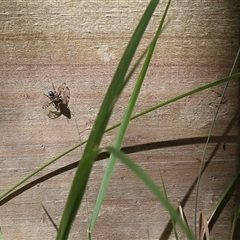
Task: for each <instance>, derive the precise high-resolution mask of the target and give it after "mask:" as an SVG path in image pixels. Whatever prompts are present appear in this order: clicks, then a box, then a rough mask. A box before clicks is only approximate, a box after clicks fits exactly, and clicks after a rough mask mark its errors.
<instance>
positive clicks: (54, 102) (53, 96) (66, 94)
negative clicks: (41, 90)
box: [42, 83, 71, 119]
mask: <svg viewBox="0 0 240 240" xmlns="http://www.w3.org/2000/svg"><path fill="white" fill-rule="evenodd" d="M52 86H53V90H50V91H49V92H48V94H44V95H45V96H46V97H47V98H48V99H49V101H47V102H45V103H44V104H43V106H42V108H43V109H46V108H48V107H50V106H53V107H54V110H49V112H48V117H49V118H51V119H55V118H58V117H60V116H61V115H64V116H65V117H67V118H68V119H71V111H70V109H69V108H68V102H69V99H70V90H69V88H68V87H67V86H66V83H63V84H62V85H60V86H59V87H58V90H57V91H56V90H55V87H54V85H52Z"/></svg>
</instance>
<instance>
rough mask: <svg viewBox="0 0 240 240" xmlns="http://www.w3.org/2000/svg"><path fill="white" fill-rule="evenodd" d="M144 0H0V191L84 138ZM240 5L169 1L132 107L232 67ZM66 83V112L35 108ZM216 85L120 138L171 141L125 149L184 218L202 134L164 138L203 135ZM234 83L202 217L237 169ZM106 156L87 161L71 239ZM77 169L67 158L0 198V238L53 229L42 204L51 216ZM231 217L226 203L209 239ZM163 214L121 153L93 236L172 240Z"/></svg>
mask: <svg viewBox="0 0 240 240" xmlns="http://www.w3.org/2000/svg"><path fill="white" fill-rule="evenodd" d="M165 4H166V1H164V3H161V4H160V5H159V7H158V8H157V10H156V13H155V14H154V18H153V20H152V21H151V22H150V25H149V27H148V29H147V31H146V33H145V35H144V39H143V41H142V43H141V45H140V48H139V51H138V53H137V55H140V54H141V53H142V51H143V50H144V49H145V47H146V46H147V45H148V44H149V42H150V41H151V39H152V37H153V34H154V31H155V29H156V26H157V24H158V22H159V20H160V17H161V15H162V12H163V9H164V6H165ZM146 6H147V1H137V2H136V1H107V0H105V1H50V0H49V1H44V2H42V1H31V2H30V1H12V2H9V1H1V7H0V9H1V14H0V19H1V21H0V27H1V34H0V41H1V42H0V54H1V58H0V83H1V88H0V96H1V97H0V103H1V104H0V121H1V124H0V128H1V129H0V132H1V138H0V141H1V142H0V153H1V155H0V166H1V167H0V179H1V180H0V193H3V192H4V191H6V190H8V189H9V188H10V187H12V186H13V185H14V184H16V183H17V182H18V181H19V180H21V179H22V178H24V177H25V176H27V175H28V174H30V173H31V172H32V171H34V170H35V169H37V168H38V167H40V166H42V165H43V164H44V163H46V162H48V161H50V160H51V159H53V158H54V157H56V156H58V155H59V154H60V153H62V152H64V151H66V150H67V149H69V148H71V147H73V146H74V145H76V144H77V143H79V141H83V140H86V139H87V137H88V135H89V132H90V130H91V127H92V124H93V122H94V120H95V117H96V115H97V113H98V109H99V106H100V103H101V100H102V99H103V97H104V94H105V92H106V89H107V87H108V85H109V83H110V81H111V77H112V76H113V74H114V71H115V69H116V67H117V64H118V61H119V60H120V58H121V56H122V54H123V51H124V49H125V47H126V45H127V43H128V41H129V38H130V37H131V34H132V32H133V31H134V29H135V27H136V25H137V22H138V20H139V19H140V17H141V16H142V14H143V12H144V10H145V8H146ZM239 8H240V5H239V2H238V1H237V0H233V1H223V0H221V1H173V3H172V5H171V7H170V12H169V15H168V17H167V25H166V27H165V29H164V31H163V33H162V35H161V37H160V39H159V44H158V46H157V48H156V52H155V54H154V57H153V60H152V65H151V67H150V69H149V72H148V74H147V76H146V80H145V82H144V84H143V87H142V91H141V94H140V98H139V101H138V103H137V106H136V108H135V113H139V112H140V111H142V110H145V109H147V108H148V107H151V106H153V105H156V104H158V103H160V102H162V101H164V100H167V99H169V98H171V97H174V96H177V95H178V94H182V93H184V92H186V91H188V90H192V89H194V88H196V87H199V86H202V85H203V84H207V83H210V82H212V81H214V80H218V79H220V78H223V77H226V76H228V75H229V73H230V70H231V67H232V64H233V62H234V59H235V56H236V54H237V51H238V47H239V14H238V13H239ZM238 66H239V65H238ZM238 70H239V69H238ZM136 76H137V75H136ZM136 76H135V77H134V78H133V79H132V80H131V82H130V83H129V84H128V86H127V88H126V89H125V90H124V92H123V94H122V96H121V99H120V100H119V102H118V103H117V105H116V108H115V111H114V113H113V115H112V118H111V121H110V123H109V125H111V124H114V123H116V122H118V121H120V120H121V117H122V115H123V113H124V109H125V107H126V104H127V101H128V99H129V96H130V94H131V91H132V89H133V86H134V83H135V79H136ZM63 82H66V83H67V85H68V87H69V89H70V94H71V96H70V102H69V108H70V110H71V112H72V119H71V120H68V119H67V118H64V116H61V117H59V118H58V119H55V120H52V119H49V118H48V117H47V112H46V111H45V110H43V109H42V105H43V103H44V101H46V100H47V99H46V97H45V96H44V95H43V93H47V92H48V91H49V90H50V89H51V86H52V83H54V84H55V86H59V85H60V84H62V83H63ZM223 88H224V86H223V85H221V86H218V87H216V88H213V89H209V90H206V91H204V92H201V93H198V94H195V95H193V96H190V97H187V98H185V99H182V100H180V101H178V102H176V103H174V104H171V105H168V106H166V107H164V108H162V109H159V110H157V111H154V112H152V113H149V114H147V115H145V116H143V117H141V118H140V119H136V120H134V121H132V123H131V124H130V126H129V129H128V132H127V136H126V138H125V141H124V146H134V145H138V144H147V143H161V142H166V144H167V145H164V147H163V148H156V149H152V150H151V151H144V152H135V153H131V154H130V156H131V157H132V158H133V159H134V160H135V161H136V162H137V163H139V164H140V165H141V166H142V167H143V168H144V169H145V170H146V171H147V173H148V174H149V175H150V176H151V177H152V178H153V179H154V180H155V181H156V182H157V183H158V184H159V185H160V186H161V178H160V172H161V174H162V176H163V179H164V182H165V185H166V188H167V193H168V196H169V198H170V199H171V201H172V203H173V204H174V205H175V206H177V205H178V201H180V202H184V211H185V214H186V216H187V218H188V221H189V225H190V226H191V228H193V227H194V225H193V224H194V222H193V217H194V204H195V203H194V201H195V186H196V185H195V181H196V177H197V174H198V170H199V164H200V163H199V159H201V157H202V154H203V149H204V144H203V142H193V143H192V144H191V143H189V144H186V145H184V144H183V142H184V141H182V142H181V141H180V142H178V144H175V145H174V146H170V145H171V141H173V140H176V139H183V140H184V139H185V140H186V139H191V138H199V139H200V138H201V137H206V136H207V134H208V131H209V128H210V126H211V122H212V120H213V117H214V114H215V112H216V107H217V104H218V101H219V98H220V96H221V94H222V91H223ZM238 94H239V90H238V82H237V81H233V82H231V83H230V84H229V87H228V90H227V92H226V95H225V97H224V102H223V104H222V106H221V109H220V113H219V116H218V118H217V122H216V125H215V128H214V131H213V135H214V136H217V137H219V138H218V139H216V141H215V142H211V143H210V145H209V147H208V149H207V160H210V162H209V164H208V165H207V168H206V170H205V171H204V174H203V179H202V182H201V189H200V199H199V208H198V211H199V212H205V213H206V215H207V216H209V215H210V214H211V211H212V210H213V208H214V206H215V204H216V202H217V200H218V198H219V196H221V194H222V192H223V191H224V189H225V188H226V186H227V185H228V183H229V181H230V180H231V179H232V177H233V176H234V174H235V172H236V171H237V169H238V159H239V152H238V148H239V146H238V143H237V142H236V139H238V114H237V112H238V108H239V106H238ZM115 134H116V131H112V132H110V133H107V134H106V136H105V138H104V140H103V143H102V144H103V145H106V144H108V145H109V144H111V143H112V142H113V141H114V139H115ZM227 136H233V137H234V138H228V137H227ZM224 139H225V141H224ZM223 141H224V142H226V150H225V151H224V150H223V148H222V143H223ZM168 144H169V146H168ZM81 153H82V149H81V148H79V149H77V150H75V151H74V152H72V153H71V154H69V155H67V156H65V157H64V158H62V159H61V160H59V161H57V162H56V163H54V164H53V165H51V166H50V167H48V168H47V169H45V170H44V171H43V172H41V173H39V174H38V175H37V176H36V178H39V177H41V176H44V175H45V174H47V173H49V172H51V171H54V170H56V169H58V168H61V167H63V166H66V165H68V164H70V163H73V162H75V161H78V160H79V159H80V156H81ZM106 163H107V160H101V161H98V162H96V163H95V165H94V168H93V171H92V174H91V178H90V181H89V184H88V189H87V194H86V198H85V200H84V202H83V204H82V205H81V209H80V211H79V214H78V217H77V219H76V221H75V223H74V226H73V229H72V232H71V234H70V238H69V239H87V226H88V218H89V217H90V216H91V212H92V209H93V206H94V203H95V199H96V196H97V193H98V189H99V186H100V182H101V179H102V176H103V172H104V168H105V166H106ZM74 173H75V169H72V170H69V171H67V172H64V173H62V174H60V175H58V176H55V177H53V178H51V179H49V180H47V181H44V182H42V183H40V184H38V185H36V186H35V187H32V188H30V189H28V190H27V191H25V192H23V193H22V194H20V195H18V196H17V197H15V198H13V199H11V200H10V201H8V202H7V203H5V204H4V205H3V206H1V209H0V227H1V229H2V233H3V236H4V239H6V240H7V239H11V240H12V239H28V240H30V239H34V240H35V239H43V237H44V239H54V238H55V236H56V230H55V228H54V227H53V225H52V224H51V222H50V220H49V218H48V217H47V216H46V213H45V212H44V209H43V208H42V205H41V204H43V206H44V207H45V208H46V210H47V211H48V213H49V214H50V216H51V217H52V219H53V221H54V222H55V223H56V225H57V226H58V225H59V223H60V219H61V214H62V211H63V208H64V205H65V202H66V198H67V195H68V191H69V187H70V185H71V180H72V179H73V176H74ZM36 178H34V179H36ZM237 199H238V198H236V199H235V200H236V201H237ZM236 203H237V202H236ZM238 203H239V202H238ZM231 219H232V211H231V208H229V207H226V208H225V209H224V211H223V212H222V214H221V215H220V216H219V218H218V221H217V223H216V224H215V225H214V228H213V229H212V231H211V236H212V239H228V238H229V232H230V228H231ZM168 221H169V215H168V214H167V213H166V211H165V210H164V209H163V207H162V206H161V205H160V204H159V203H158V202H157V201H156V199H155V197H154V196H153V195H152V194H151V193H150V192H149V191H148V190H146V188H145V186H144V185H143V184H142V183H140V182H139V180H138V179H137V178H136V177H135V176H134V175H133V174H132V173H131V172H130V171H129V170H127V169H126V168H125V166H123V165H121V164H120V163H118V164H117V167H116V169H115V171H114V175H113V178H112V181H111V184H110V188H109V189H108V193H107V196H106V199H105V201H104V204H103V206H102V209H101V213H100V216H99V218H98V220H97V224H96V227H95V229H94V232H93V238H92V239H159V238H160V239H162V240H165V239H172V237H169V234H168V232H167V231H166V230H165V229H166V227H167V224H168Z"/></svg>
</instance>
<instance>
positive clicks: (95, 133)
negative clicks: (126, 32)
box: [57, 0, 158, 240]
mask: <svg viewBox="0 0 240 240" xmlns="http://www.w3.org/2000/svg"><path fill="white" fill-rule="evenodd" d="M157 4H158V1H155V0H153V1H151V2H150V3H149V5H148V7H147V9H146V11H145V12H144V14H143V17H142V18H141V20H140V22H139V24H138V26H137V28H136V30H135V32H134V34H133V36H132V38H131V39H130V42H129V44H128V46H127V48H126V50H125V52H124V54H123V57H122V59H121V61H120V63H119V65H118V68H117V70H116V72H115V74H114V76H113V79H112V82H111V84H110V86H109V88H108V91H107V93H106V95H105V98H104V100H103V103H102V106H101V108H100V110H99V113H98V115H97V119H96V121H95V123H94V126H93V129H92V131H91V134H90V137H89V139H88V142H87V144H86V147H85V149H84V153H83V156H82V159H81V161H80V163H79V165H78V168H77V171H76V174H75V177H74V179H73V183H72V186H71V189H70V193H69V196H68V200H67V203H66V206H65V209H64V212H63V215H62V219H61V223H60V227H59V231H58V234H57V239H61V240H64V239H67V238H68V235H69V232H70V229H71V226H72V223H73V221H74V219H75V216H76V214H77V212H78V209H79V206H80V204H81V201H82V197H83V194H84V191H85V188H86V185H87V181H88V178H89V175H90V172H91V169H92V166H93V163H94V161H95V159H96V157H97V155H98V152H99V145H100V142H101V139H102V136H103V134H104V132H105V129H106V126H107V123H108V120H109V118H110V115H111V112H112V110H113V107H114V104H115V102H116V101H117V99H118V97H119V95H120V93H121V92H122V90H123V87H124V86H125V83H124V79H125V75H126V73H127V70H128V68H129V66H130V63H131V61H132V58H133V56H134V54H135V51H136V49H137V47H138V45H139V42H140V40H141V38H142V35H143V33H144V31H145V29H146V27H147V25H148V23H149V20H150V18H151V17H152V14H153V12H154V10H155V8H156V6H157Z"/></svg>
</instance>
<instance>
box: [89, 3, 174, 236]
mask: <svg viewBox="0 0 240 240" xmlns="http://www.w3.org/2000/svg"><path fill="white" fill-rule="evenodd" d="M170 2H171V1H169V2H168V4H167V7H166V9H165V12H164V14H163V17H162V19H161V21H160V24H159V27H158V29H157V32H156V35H155V37H154V39H153V41H152V43H151V44H150V48H149V51H148V54H147V56H146V59H145V62H144V64H143V67H142V70H141V72H140V75H139V77H138V80H137V82H136V85H135V88H134V90H133V93H132V95H131V98H130V101H129V103H128V106H127V109H126V111H125V114H124V117H123V120H122V123H121V125H120V128H119V131H118V134H117V137H116V141H115V143H114V146H115V147H116V148H118V149H120V148H121V146H122V142H123V139H124V136H125V133H126V130H127V127H128V125H129V121H130V117H131V115H132V112H133V109H134V106H135V104H136V101H137V98H138V95H139V92H140V89H141V86H142V83H143V80H144V78H145V75H146V73H147V69H148V67H149V64H150V60H151V58H152V55H153V51H154V48H155V46H156V43H157V40H158V38H159V35H160V33H161V30H162V26H163V23H164V20H165V18H166V15H167V11H168V9H169V6H170ZM115 164H116V157H115V156H114V155H113V154H111V156H110V158H109V161H108V164H107V167H106V170H105V173H104V177H103V181H102V183H101V186H100V190H99V194H98V197H97V200H96V204H95V207H94V210H93V215H92V219H91V222H90V225H89V229H88V232H89V233H91V232H92V230H93V228H94V225H95V222H96V220H97V217H98V214H99V211H100V208H101V205H102V202H103V199H104V197H105V195H106V191H107V188H108V185H109V182H110V179H111V176H112V173H113V169H114V166H115Z"/></svg>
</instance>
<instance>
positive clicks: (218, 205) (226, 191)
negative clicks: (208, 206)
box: [208, 171, 240, 223]
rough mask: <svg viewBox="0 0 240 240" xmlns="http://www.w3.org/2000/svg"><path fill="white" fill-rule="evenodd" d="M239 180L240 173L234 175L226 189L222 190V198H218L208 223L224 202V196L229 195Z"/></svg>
mask: <svg viewBox="0 0 240 240" xmlns="http://www.w3.org/2000/svg"><path fill="white" fill-rule="evenodd" d="M239 178H240V171H239V172H238V173H237V174H236V176H235V177H234V178H233V179H232V181H231V182H230V183H229V184H228V186H227V188H226V189H225V190H224V192H223V194H222V196H221V197H220V198H219V200H218V202H217V204H216V206H215V208H214V209H213V211H212V213H211V215H210V217H209V218H208V223H210V222H211V221H212V220H213V217H214V215H215V214H216V212H217V211H218V209H219V207H220V206H221V204H222V203H223V202H224V201H225V198H226V196H227V195H228V194H229V192H231V191H232V189H233V187H234V185H235V184H236V183H237V181H238V180H239Z"/></svg>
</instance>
